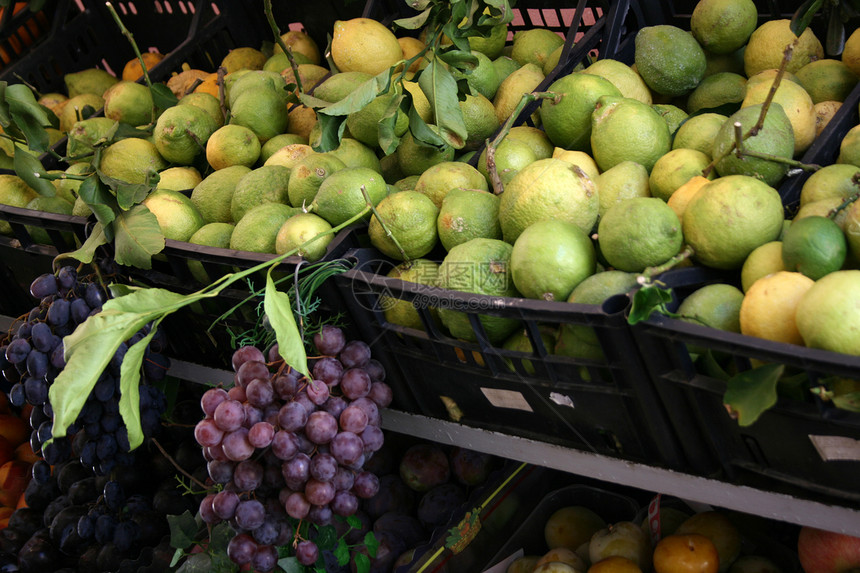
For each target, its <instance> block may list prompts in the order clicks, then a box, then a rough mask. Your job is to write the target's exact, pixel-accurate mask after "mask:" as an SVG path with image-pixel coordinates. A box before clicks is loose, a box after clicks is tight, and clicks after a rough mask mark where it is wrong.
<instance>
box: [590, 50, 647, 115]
mask: <svg viewBox="0 0 860 573" xmlns="http://www.w3.org/2000/svg"><path fill="white" fill-rule="evenodd" d="M583 73H586V74H592V75H595V76H600V77H602V78H606V79H607V80H609V81H610V82H612V85H614V86H615V87H616V88H618V90H619V91H620V92H621V95H622V96H624V97H629V98H633V99H638V100H639V101H641V102H642V103H647V104H648V105H651V103H652V99H651V90H649V89H648V85H647V84H646V83H645V81H644V80H643V79H642V76H640V75H639V74H638V73H637V72H636V70H634V69H633V68H631V67H630V66H628V65H627V64H625V63H624V62H619V61H618V60H612V59H610V58H605V59H602V60H597V61H596V62H594V63H593V64H591V65H590V66H588V67H587V68H585V70H583Z"/></svg>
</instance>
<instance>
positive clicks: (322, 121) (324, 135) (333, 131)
mask: <svg viewBox="0 0 860 573" xmlns="http://www.w3.org/2000/svg"><path fill="white" fill-rule="evenodd" d="M317 121H318V122H319V126H320V130H319V139H318V140H315V141H310V142H309V143H310V145H311V147H313V149H314V151H316V152H317V153H325V152H326V151H331V150H333V149H336V148H337V146H338V144H339V142H340V139H341V137H343V131H344V128H345V127H346V116H343V115H336V116H331V115H326V114H324V113H321V114H319V115H317Z"/></svg>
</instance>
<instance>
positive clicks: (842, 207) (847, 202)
mask: <svg viewBox="0 0 860 573" xmlns="http://www.w3.org/2000/svg"><path fill="white" fill-rule="evenodd" d="M857 199H860V191H858V192H856V193H853V194H851V195H849V196H848V197H846V198H845V200H844V201H842V203H841V204H840V205H839V206H837V207H834V208H833V209H831V210H830V212H829V213H827V216H828V217H829V218H830V219H834V220H835V219H836V215H838V214H839V213H840V212H841V211H843V210H845V209H847V208H848V207H850V206H851V205H852V204H853V203H854V202H855V201H857Z"/></svg>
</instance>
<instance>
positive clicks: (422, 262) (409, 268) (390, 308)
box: [379, 259, 439, 330]
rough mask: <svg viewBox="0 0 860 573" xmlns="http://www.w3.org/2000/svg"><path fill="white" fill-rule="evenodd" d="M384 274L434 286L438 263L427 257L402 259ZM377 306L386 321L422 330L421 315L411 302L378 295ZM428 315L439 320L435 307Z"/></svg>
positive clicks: (437, 273) (436, 278) (437, 274)
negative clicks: (402, 260)
mask: <svg viewBox="0 0 860 573" xmlns="http://www.w3.org/2000/svg"><path fill="white" fill-rule="evenodd" d="M386 276H387V277H389V278H393V279H400V280H402V281H405V282H411V283H418V284H423V285H428V286H434V285H435V284H436V281H437V280H438V276H439V264H438V263H436V262H433V261H431V260H428V259H414V260H411V261H404V262H402V263H400V264H399V265H397V266H396V267H394V268H393V269H391V270H390V271H389V272H388V273H387V274H386ZM379 306H380V307H381V308H382V310H383V312H384V314H385V320H386V321H387V322H390V323H391V324H396V325H398V326H405V327H407V328H415V329H418V330H424V323H423V322H422V320H421V315H419V314H418V311H417V310H416V308H415V307H414V306H413V305H412V303H411V302H409V301H405V300H399V299H394V298H392V297H379ZM430 315H431V317H432V318H433V319H434V321H438V320H439V313H438V311H437V310H436V309H435V308H431V309H430Z"/></svg>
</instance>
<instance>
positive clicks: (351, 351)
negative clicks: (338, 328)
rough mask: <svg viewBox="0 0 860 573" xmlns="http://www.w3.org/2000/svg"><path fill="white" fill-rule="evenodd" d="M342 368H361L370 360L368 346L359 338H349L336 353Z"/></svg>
mask: <svg viewBox="0 0 860 573" xmlns="http://www.w3.org/2000/svg"><path fill="white" fill-rule="evenodd" d="M338 358H339V359H340V362H341V364H343V366H344V368H363V367H364V365H365V364H367V362H368V361H369V360H370V346H368V345H367V343H366V342H363V341H361V340H350V341H349V342H347V343H346V346H344V347H343V350H341V351H340V354H339V355H338Z"/></svg>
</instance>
